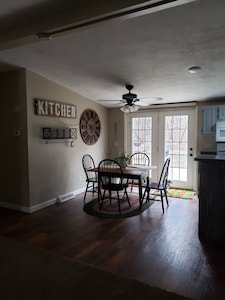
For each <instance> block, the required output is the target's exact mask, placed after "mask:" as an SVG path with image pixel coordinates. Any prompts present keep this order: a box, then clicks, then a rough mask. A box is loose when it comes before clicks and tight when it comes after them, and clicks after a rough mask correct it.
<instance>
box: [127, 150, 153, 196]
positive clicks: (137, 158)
mask: <svg viewBox="0 0 225 300" xmlns="http://www.w3.org/2000/svg"><path fill="white" fill-rule="evenodd" d="M129 164H130V165H139V166H150V158H149V156H148V155H147V154H146V153H144V152H136V153H133V154H132V155H131V156H130V160H129ZM148 176H149V171H146V172H144V173H143V176H142V178H143V182H146V178H147V177H148ZM135 183H136V182H135V180H133V179H132V180H131V181H130V182H129V184H130V185H131V192H132V191H133V186H134V184H135Z"/></svg>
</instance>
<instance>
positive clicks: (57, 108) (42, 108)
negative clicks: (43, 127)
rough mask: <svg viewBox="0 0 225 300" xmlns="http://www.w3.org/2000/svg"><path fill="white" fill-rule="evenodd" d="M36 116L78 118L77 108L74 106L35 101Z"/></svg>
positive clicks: (42, 100)
mask: <svg viewBox="0 0 225 300" xmlns="http://www.w3.org/2000/svg"><path fill="white" fill-rule="evenodd" d="M34 106H35V114H36V115H39V116H48V117H49V116H50V117H62V118H76V117H77V107H76V105H73V104H66V103H61V102H55V101H49V100H44V99H38V98H37V99H35V103H34Z"/></svg>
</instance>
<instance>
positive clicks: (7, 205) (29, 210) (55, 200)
mask: <svg viewBox="0 0 225 300" xmlns="http://www.w3.org/2000/svg"><path fill="white" fill-rule="evenodd" d="M84 191H85V188H81V189H79V190H76V191H72V192H69V193H67V194H65V195H60V196H57V197H56V198H53V199H50V200H47V201H45V202H42V203H39V204H37V205H33V206H23V205H18V204H13V203H8V202H0V207H4V208H9V209H13V210H18V211H22V212H25V213H33V212H35V211H38V210H40V209H42V208H45V207H48V206H50V205H53V204H56V203H58V202H59V197H61V199H63V201H60V202H64V201H68V200H70V199H72V198H75V197H76V195H78V194H81V193H83V192H84ZM66 195H71V196H72V195H73V197H68V198H67V197H66ZM63 196H65V198H63Z"/></svg>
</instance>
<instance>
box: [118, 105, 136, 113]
mask: <svg viewBox="0 0 225 300" xmlns="http://www.w3.org/2000/svg"><path fill="white" fill-rule="evenodd" d="M120 110H121V111H122V112H124V113H131V112H135V111H138V110H139V106H138V105H135V104H133V105H129V104H126V105H124V106H123V107H121V108H120Z"/></svg>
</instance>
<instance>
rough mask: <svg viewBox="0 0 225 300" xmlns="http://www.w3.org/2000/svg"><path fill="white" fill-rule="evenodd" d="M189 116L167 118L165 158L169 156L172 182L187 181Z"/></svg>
mask: <svg viewBox="0 0 225 300" xmlns="http://www.w3.org/2000/svg"><path fill="white" fill-rule="evenodd" d="M187 137H188V115H182V116H166V117H165V156H169V157H170V159H171V162H170V174H169V177H170V179H171V180H176V181H187V155H188V138H187Z"/></svg>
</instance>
